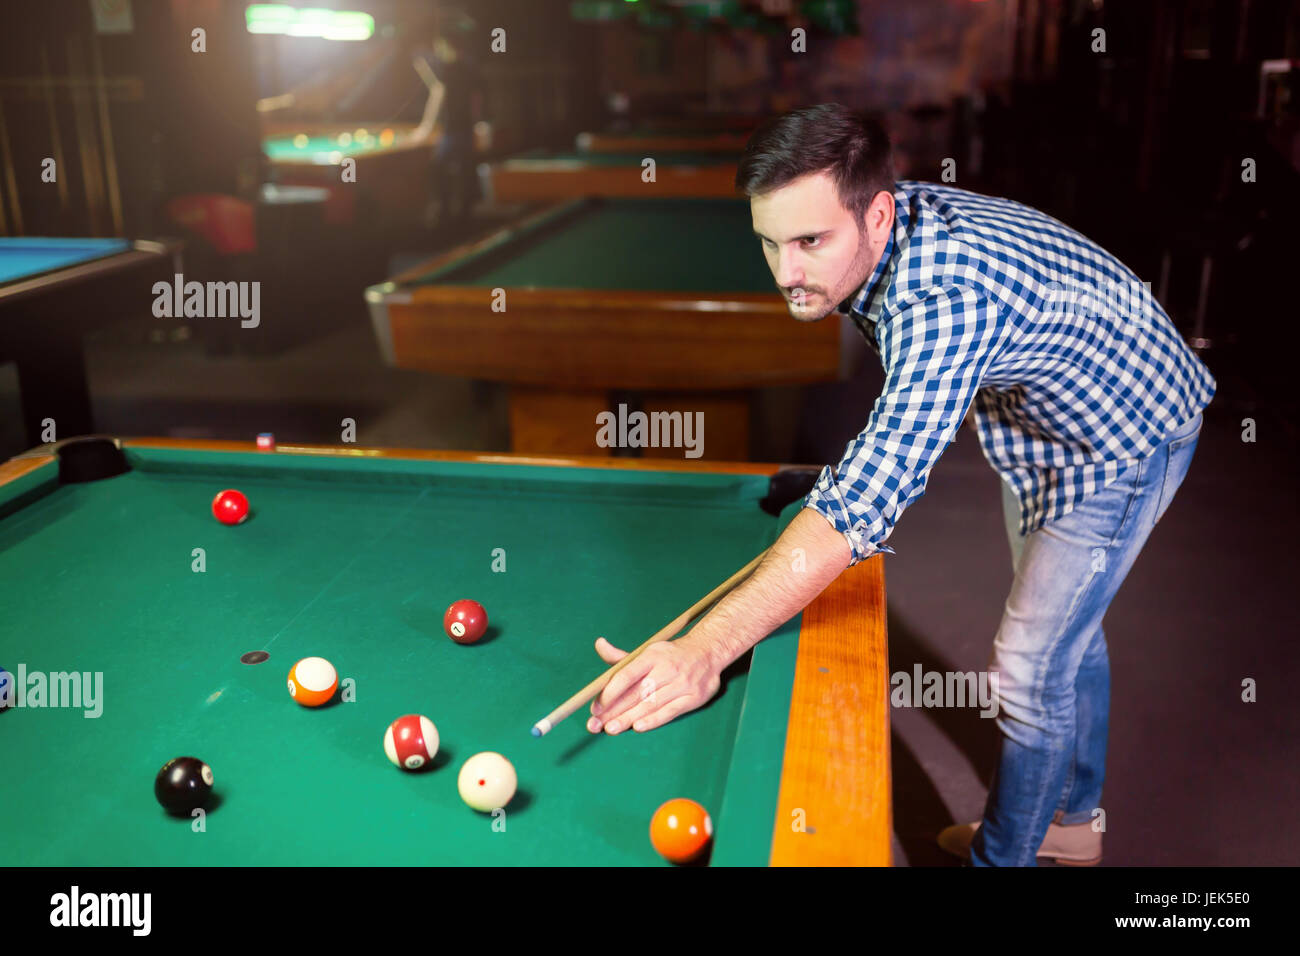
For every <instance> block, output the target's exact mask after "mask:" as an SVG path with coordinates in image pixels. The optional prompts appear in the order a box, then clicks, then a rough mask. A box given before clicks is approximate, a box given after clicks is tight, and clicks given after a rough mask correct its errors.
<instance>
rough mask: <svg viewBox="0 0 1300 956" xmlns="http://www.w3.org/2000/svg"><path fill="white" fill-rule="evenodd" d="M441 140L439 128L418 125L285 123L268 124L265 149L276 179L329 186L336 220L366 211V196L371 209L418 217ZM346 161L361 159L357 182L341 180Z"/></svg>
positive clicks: (331, 211) (331, 212)
mask: <svg viewBox="0 0 1300 956" xmlns="http://www.w3.org/2000/svg"><path fill="white" fill-rule="evenodd" d="M360 133H364V134H365V136H360V135H358V134H360ZM437 142H438V137H437V134H436V131H434V132H426V131H424V130H421V129H420V128H419V127H418V126H417V125H416V124H413V123H350V124H346V125H343V124H337V123H335V124H309V123H281V124H276V125H268V127H267V129H266V133H265V135H264V136H263V139H262V152H263V153H265V154H266V156H267V159H268V160H269V162H270V166H271V181H272V182H273V183H275V184H277V185H293V186H318V187H322V188H325V189H328V190H329V191H330V202H329V205H328V207H327V215H328V218H329V220H330V221H332V222H350V221H353V220H354V219H355V217H356V216H358V215H361V214H363V213H361V212H359V211H358V209H357V200H358V199H359V198H363V197H364V198H365V199H368V200H371V201H373V203H374V207H373V209H372V210H370V211H369V212H371V213H374V212H378V213H383V214H386V215H390V216H396V217H400V218H402V219H407V220H415V219H419V218H420V217H422V216H423V214H424V210H425V207H426V205H427V204H428V201H429V198H430V193H431V188H430V187H431V185H432V175H433V174H432V162H433V152H434V148H435V147H436V145H437ZM343 159H354V160H356V164H357V167H356V176H357V178H356V181H355V182H348V183H345V182H343V181H342V180H341V178H340V177H341V169H340V166H339V163H340V162H341V161H342V160H343Z"/></svg>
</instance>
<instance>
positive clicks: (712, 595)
mask: <svg viewBox="0 0 1300 956" xmlns="http://www.w3.org/2000/svg"><path fill="white" fill-rule="evenodd" d="M770 550H772V549H771V548H770V547H769V548H764V549H763V550H762V551H760V552H759V553H758V554H757V555H756V556H755V557H754V558H753V560H751V561H750V562H749V563H748V564H746V565H745V566H744V567H743V568H741V569H740V570H739V571H737V572H736V573H735V574H733V575H732V576H731V577H729V578H727V580H725V581H723V582H722V583H721V584H719V585H718V586H717V587H716V588H714V589H713V590H712V591H710V592H709V593H708V594H706V595H704V597H702V598H700V599H699V600H698V601H696V602H695V603H694V604H692V605H691V606H690V607H689V608H687V609H686V610H685V611H683V612H682V613H681V614H679V615H677V617H675V618H673V619H672V620H671V621H670V622H669V623H668V624H667V625H666V626H665V627H662V628H660V629H659V630H657V631H655V633H654V634H652V635H651V636H650V638H649V639H648V640H646V641H645V643H643V644H642V645H641V646H640V647H638V648H637V649H636V650H634V651H630V652H629V653H628V655H627V657H625V658H623V659H622V660H621V661H619V662H617V663H616V664H612V665H611V666H610V667H609V669H608V670H606V671H605V673H603V674H601V675H600V676H599V677H597V678H596V679H595V680H593V681H592V682H591V683H590V684H588V685H587V686H586V687H584V688H582V690H580V691H578V692H577V693H576V694H574V695H573V696H572V697H570V698H569V699H568V700H566V701H565V702H564V703H563V704H561V705H560V706H559V707H557V708H555V710H553V711H551V712H550V713H549V714H547V715H546V716H545V717H543V718H542V719H541V720H539V721H538V722H537V723H535V724H533V736H534V737H543V736H545V735H546V734H548V733H550V732H551V729H552V728H554V727H555V725H556V724H558V723H559V722H560V721H562V720H563V719H564V718H565V717H568V716H569V715H570V714H572V713H573V712H574V711H575V710H577V709H578V708H579V707H581V706H582V705H583V704H585V703H587V701H589V700H591V699H592V698H593V697H595V696H596V695H597V694H599V693H600V692H601V691H602V690H604V689H605V685H606V684H608V683H609V682H610V679H611V678H613V676H614V675H615V674H617V673H618V672H619V671H621V670H622V669H623V668H624V667H626V666H627V665H628V664H630V663H632V661H634V660H636V659H637V658H638V657H640V656H641V652H642V651H644V650H645V649H646V648H647V647H649V646H650V645H651V644H658V643H659V642H660V641H666V640H668V639H670V638H672V637H675V636H676V635H677V633H678V632H679V631H681V629H682V628H683V627H685V626H686V624H687V622H689V621H690V620H691V619H692V618H694V617H695V616H696V615H697V614H699V613H700V612H701V611H703V610H704V609H705V608H707V607H708V606H709V605H711V604H713V603H714V602H715V601H717V600H719V599H720V598H722V596H723V595H725V594H727V593H728V592H730V591H731V590H732V589H733V588H734V587H736V585H738V584H739V583H740V582H741V581H743V580H744V579H745V578H747V577H749V575H750V573H751V572H752V571H753V570H754V569H755V568H756V567H758V563H759V562H760V561H762V560H763V558H765V557H767V553H768V552H769V551H770Z"/></svg>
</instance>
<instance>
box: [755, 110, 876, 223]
mask: <svg viewBox="0 0 1300 956" xmlns="http://www.w3.org/2000/svg"><path fill="white" fill-rule="evenodd" d="M823 171H825V172H829V173H830V175H831V178H832V179H833V180H834V181H835V189H836V192H838V193H839V197H840V204H841V205H842V206H844V208H845V209H847V210H849V212H851V213H853V215H854V216H855V217H856V218H858V219H861V218H862V216H863V214H864V213H866V211H867V207H868V206H869V205H871V200H872V199H873V198H874V197H875V195H876V193H878V192H880V191H881V190H882V189H883V190H888V191H890V192H893V189H894V161H893V154H892V152H891V150H890V147H889V136H888V134H886V133H885V130H884V127H882V126H881V125H880V124H879V123H878V122H876V121H875V120H873V119H871V118H869V117H867V116H864V115H862V114H859V113H855V112H853V111H852V110H850V109H849V108H848V107H845V106H841V105H840V104H838V103H823V104H822V105H820V106H809V107H806V108H805V109H801V110H794V111H792V112H789V113H785V114H783V115H781V116H777V117H775V118H774V119H770V120H768V121H767V122H766V123H764V124H763V125H762V126H760V127H759V128H758V129H757V130H756V131H755V132H754V135H753V136H751V137H750V138H749V142H748V143H747V144H746V145H745V151H744V152H743V153H742V154H741V156H740V166H739V168H737V170H736V188H737V189H738V190H740V191H741V192H743V193H744V194H745V195H746V196H753V195H761V194H762V193H766V192H771V191H772V190H774V189H780V188H781V187H782V186H785V185H787V184H788V183H791V182H793V181H794V180H796V179H798V178H799V177H800V176H806V175H808V174H809V173H817V172H823Z"/></svg>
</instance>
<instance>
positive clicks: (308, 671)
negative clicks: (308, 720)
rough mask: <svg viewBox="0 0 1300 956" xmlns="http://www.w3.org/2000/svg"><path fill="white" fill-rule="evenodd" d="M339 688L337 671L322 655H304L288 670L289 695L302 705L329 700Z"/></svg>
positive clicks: (324, 702)
mask: <svg viewBox="0 0 1300 956" xmlns="http://www.w3.org/2000/svg"><path fill="white" fill-rule="evenodd" d="M338 689H339V673H338V671H336V670H335V669H334V665H333V664H331V663H330V662H329V661H327V660H325V658H323V657H304V658H303V659H302V660H300V661H299V662H298V663H297V664H294V665H293V669H292V670H290V671H289V696H290V697H292V698H293V699H294V700H296V701H297V702H298V703H300V704H302V705H303V706H304V707H319V706H321V704H326V703H328V702H329V700H330V698H332V697H333V696H334V692H335V691H336V690H338Z"/></svg>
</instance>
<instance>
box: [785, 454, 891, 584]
mask: <svg viewBox="0 0 1300 956" xmlns="http://www.w3.org/2000/svg"><path fill="white" fill-rule="evenodd" d="M804 507H805V508H811V509H812V510H813V511H816V512H817V513H818V514H820V515H821V516H822V517H823V518H825V519H826V520H827V521H829V522H830V524H831V526H832V527H834V528H835V530H836V531H838V532H839V533H840V534H842V535H844V540H845V541H847V542H848V543H849V550H850V551H851V552H852V553H853V559H852V560H851V561H850V562H849V566H850V567H852V566H853V565H855V564H857V563H858V562H860V561H865V560H866V559H867V558H869V557H871V556H872V555H875V554H881V553H885V554H893V553H894V551H893V549H892V548H887V547H885V546H884V545H882V544H879V543H878V542H879V541H880V540H882V539H883V538H884V537H885V533H886V528H885V522H884V519H883V518H882V517H881V515H880V513H879V512H878V511H877V510H876V509H875V508H873V507H870V506H867V505H864V504H863V503H862V502H861V501H854V502H850V501H849V500H848V499H847V498H845V496H844V493H843V491H841V490H840V487H839V485H838V484H836V481H835V473H834V472H833V471H831V469H830V467H829V466H828V467H826V468H823V469H822V473H821V474H820V475H818V476H817V482H816V484H814V485H813V488H812V491H810V492H808V497H807V498H805V499H804Z"/></svg>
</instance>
